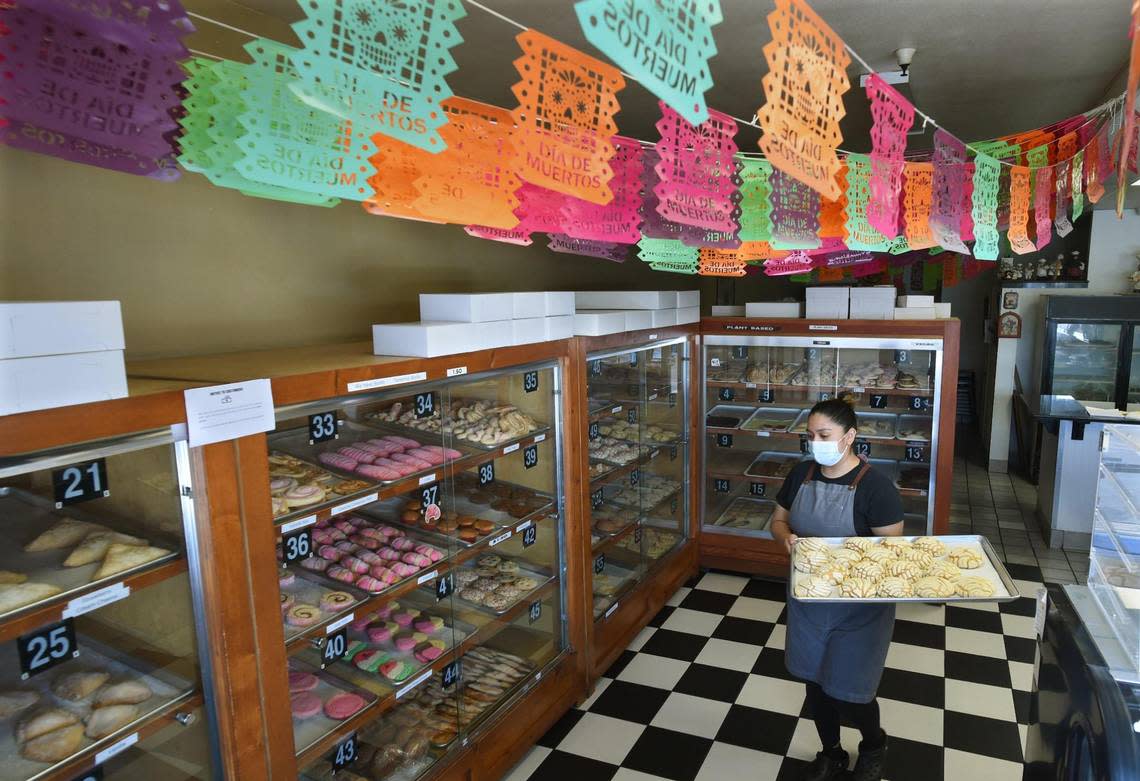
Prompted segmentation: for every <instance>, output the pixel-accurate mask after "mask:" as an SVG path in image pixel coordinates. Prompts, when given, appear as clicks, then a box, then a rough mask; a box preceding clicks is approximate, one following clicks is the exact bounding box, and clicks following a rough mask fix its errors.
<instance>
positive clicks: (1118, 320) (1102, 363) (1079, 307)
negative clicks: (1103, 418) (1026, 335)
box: [1041, 296, 1140, 410]
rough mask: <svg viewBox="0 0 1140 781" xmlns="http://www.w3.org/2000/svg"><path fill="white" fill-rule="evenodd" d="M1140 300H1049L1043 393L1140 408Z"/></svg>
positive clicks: (1064, 297) (1046, 305) (1120, 298)
mask: <svg viewBox="0 0 1140 781" xmlns="http://www.w3.org/2000/svg"><path fill="white" fill-rule="evenodd" d="M1137 324H1140V300H1137V299H1136V298H1135V297H1133V296H1045V325H1044V350H1043V351H1042V367H1041V394H1042V395H1046V396H1048V395H1057V396H1072V397H1074V398H1076V399H1077V400H1079V401H1082V402H1094V403H1096V404H1099V405H1102V406H1109V407H1115V408H1116V409H1121V410H1124V409H1127V405H1128V404H1136V403H1140V368H1138V366H1140V361H1138V360H1136V359H1137V357H1140V344H1138V343H1137V341H1136V326H1137Z"/></svg>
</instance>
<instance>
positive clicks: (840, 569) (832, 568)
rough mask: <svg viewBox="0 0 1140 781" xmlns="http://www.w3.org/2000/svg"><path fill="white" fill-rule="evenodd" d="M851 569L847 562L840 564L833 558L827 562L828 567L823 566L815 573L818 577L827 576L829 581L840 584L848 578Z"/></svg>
mask: <svg viewBox="0 0 1140 781" xmlns="http://www.w3.org/2000/svg"><path fill="white" fill-rule="evenodd" d="M850 571H851V568H850V567H848V566H847V565H845V564H840V563H838V562H836V561H835V560H834V559H832V560H831V561H829V562H828V563H827V566H826V567H823V568H822V569H820V570H819V571H818V572H816V573H814V575H815V576H817V577H821V578H826V579H827V581H828V582H829V583H834V584H835V585H839V584H840V583H842V582H843V581H844V580H846V579H847V575H848V574H849V573H850Z"/></svg>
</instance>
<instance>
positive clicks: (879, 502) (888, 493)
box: [776, 460, 903, 537]
mask: <svg viewBox="0 0 1140 781" xmlns="http://www.w3.org/2000/svg"><path fill="white" fill-rule="evenodd" d="M813 463H814V462H813V461H811V460H807V461H801V462H800V463H798V464H796V465H795V467H794V468H793V469H792V471H791V473H790V474H789V475H788V476H787V477H786V478H784V485H783V486H782V487H781V488H780V492H779V493H778V494H776V501H777V502H778V503H779V504H780V506H781V507H783V508H784V509H785V510H791V509H792V502H794V501H795V500H796V494H798V493H799V491H800V486H801V485H803V484H804V480H805V479H806V478H807V473H808V469H810V468H811V465H812V464H813ZM861 468H862V465H860V466H857V467H855V468H854V469H852V470H851V471H850V472H848V473H847V474H845V475H842V476H840V477H836V478H829V477H824V476H823V473H822V472H820V467H819V466H818V465H817V466H816V468H815V475H814V476H813V477H812V480H818V481H820V482H821V483H834V484H835V485H851V483H853V482H855V476H856V475H858V474H859V470H860V469H861ZM854 515H855V533H856V534H858V535H859V536H860V537H869V536H870V535H871V528H872V527H874V526H890V525H891V524H893V523H898V522H899V521H901V520H902V516H903V509H902V499H901V498H900V497H899V492H898V490H897V489H896V488H895V486H894V483H892V482H891V479H890V478H889V477H887V475H885V474H883V473H882V472H880V471H879V470H878V469H876V468H875V467H873V466H872V467H871V468H870V469H868V470H867V474H865V475H863V479H862V480H860V481H859V485H857V486H855V509H854ZM793 531H795V529H794V528H793Z"/></svg>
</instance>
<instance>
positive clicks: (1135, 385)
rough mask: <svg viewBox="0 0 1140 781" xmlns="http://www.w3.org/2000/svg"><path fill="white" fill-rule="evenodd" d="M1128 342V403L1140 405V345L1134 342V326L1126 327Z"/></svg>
mask: <svg viewBox="0 0 1140 781" xmlns="http://www.w3.org/2000/svg"><path fill="white" fill-rule="evenodd" d="M1128 341H1129V342H1130V344H1131V349H1130V352H1129V361H1128V403H1129V404H1137V403H1140V344H1137V342H1136V326H1135V325H1130V326H1129V327H1128Z"/></svg>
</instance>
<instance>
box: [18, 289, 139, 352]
mask: <svg viewBox="0 0 1140 781" xmlns="http://www.w3.org/2000/svg"><path fill="white" fill-rule="evenodd" d="M124 347H125V343H124V340H123V313H122V309H121V308H120V307H119V302H118V301H0V360H2V359H7V358H30V357H32V356H36V355H64V354H71V353H88V352H99V351H106V350H120V351H121V350H123V349H124Z"/></svg>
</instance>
